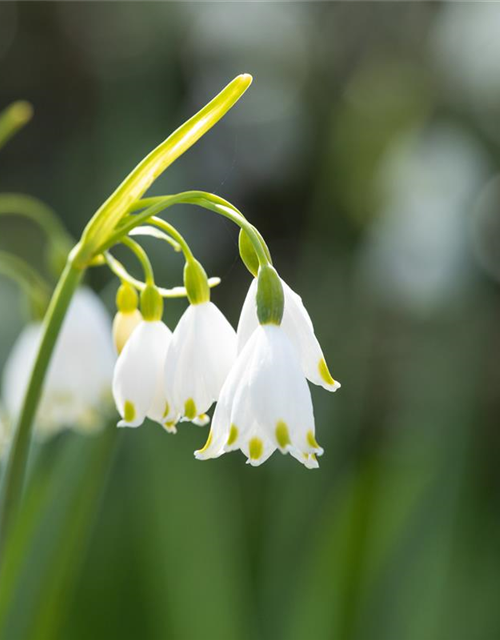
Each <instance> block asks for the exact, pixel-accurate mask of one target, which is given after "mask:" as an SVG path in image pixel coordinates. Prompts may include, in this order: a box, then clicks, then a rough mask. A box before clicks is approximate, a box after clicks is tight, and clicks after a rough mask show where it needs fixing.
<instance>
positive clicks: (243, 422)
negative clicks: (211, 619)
mask: <svg viewBox="0 0 500 640" xmlns="http://www.w3.org/2000/svg"><path fill="white" fill-rule="evenodd" d="M251 81H252V78H251V76H249V75H248V74H243V75H240V76H238V77H237V78H235V79H234V80H233V81H232V82H231V83H230V84H229V85H228V86H227V87H226V88H225V89H223V91H222V92H221V93H220V94H219V95H218V96H216V97H215V98H214V99H213V100H212V101H211V102H209V103H208V104H207V105H206V106H205V107H204V108H203V109H202V110H201V111H200V112H198V113H197V114H196V115H195V116H193V117H192V118H191V119H190V120H188V121H187V122H186V123H185V124H183V125H182V126H181V127H179V129H177V130H176V131H175V132H174V133H173V134H171V135H170V136H169V137H168V138H167V139H166V140H165V141H164V142H163V143H162V144H160V145H159V146H158V147H157V148H156V149H154V150H153V151H152V152H151V153H150V154H149V155H148V156H147V157H146V158H145V159H144V160H142V161H141V162H140V163H139V165H138V166H137V167H136V168H135V169H134V170H133V171H132V172H131V173H130V174H129V176H128V177H127V178H126V179H125V180H124V181H123V182H122V184H121V185H120V186H119V187H118V188H117V189H116V191H115V192H114V193H113V194H112V195H111V196H110V197H109V198H108V200H106V202H105V203H104V204H103V205H102V206H101V207H100V208H99V209H98V211H97V212H96V213H95V215H94V216H93V217H92V218H91V220H90V221H89V223H88V225H87V226H86V228H85V229H84V231H83V234H82V236H81V239H80V240H79V241H78V242H77V243H76V245H75V246H74V248H73V249H72V250H71V251H70V252H69V255H68V257H67V260H66V262H65V266H64V270H63V272H62V275H61V277H60V279H59V282H58V284H57V286H56V289H55V291H54V294H53V295H52V298H51V301H50V304H49V305H48V310H47V312H46V314H45V317H44V320H43V323H42V324H38V325H37V329H36V332H35V333H36V336H35V337H32V338H30V340H29V341H28V342H29V349H30V350H31V355H30V357H29V358H27V357H26V358H20V360H21V361H22V362H29V363H30V366H31V365H32V371H31V374H30V375H29V376H28V375H27V373H26V366H21V365H19V364H16V362H19V358H17V359H16V358H14V359H13V363H14V364H12V365H11V373H10V374H9V373H7V374H6V376H7V378H8V379H7V381H6V383H4V384H6V385H7V386H8V385H9V383H10V382H12V380H14V379H15V378H16V376H17V379H18V380H20V382H19V383H18V386H19V387H20V388H24V387H25V389H26V392H25V394H24V396H23V400H21V399H20V397H19V394H18V395H17V397H16V399H15V401H14V400H13V401H12V407H11V408H10V410H11V411H12V412H14V413H16V414H17V424H16V426H15V429H14V430H13V438H12V444H11V446H10V451H9V454H8V459H7V467H6V473H5V476H4V482H3V487H2V501H1V503H0V532H2V533H3V535H4V534H5V529H6V527H7V526H8V524H9V521H10V518H11V514H12V512H13V511H14V509H15V508H16V507H17V504H18V502H19V497H20V492H21V488H22V484H23V477H24V471H25V466H26V458H27V453H28V449H29V443H30V439H31V433H32V429H33V421H34V419H35V417H37V416H40V417H37V420H42V421H43V420H44V419H45V420H46V422H47V427H46V428H47V430H48V431H50V429H51V428H52V429H54V430H57V424H58V423H59V422H61V415H60V414H61V412H62V413H63V414H64V411H66V409H65V408H64V403H63V405H61V406H60V407H57V402H56V398H55V397H53V398H51V397H50V394H49V395H48V397H46V396H45V395H44V396H43V399H42V405H41V408H42V407H45V408H44V410H43V411H42V412H41V413H40V414H37V408H38V405H39V401H40V398H41V397H42V386H43V384H44V381H45V384H46V388H47V389H49V390H50V389H58V390H60V389H64V390H65V399H66V402H68V403H69V404H71V405H72V407H71V411H73V414H72V415H71V420H72V421H75V422H77V423H79V422H82V421H83V414H86V412H87V410H88V408H89V407H90V408H92V409H93V410H97V406H98V405H96V404H95V399H96V398H97V397H99V393H100V392H101V391H102V388H101V387H102V385H101V382H102V379H100V378H99V376H98V375H97V374H96V375H94V376H93V389H94V392H93V393H90V386H91V385H90V383H86V382H85V381H84V380H79V381H78V384H74V385H71V384H68V385H67V388H66V387H64V384H62V381H58V380H57V377H58V375H59V373H58V372H57V370H52V369H51V367H50V366H49V365H50V362H51V357H52V355H53V352H55V353H54V359H53V361H52V362H53V363H54V362H56V360H57V358H58V350H59V352H60V354H59V360H61V359H62V361H63V365H62V366H61V369H62V374H61V375H62V376H64V358H65V357H66V355H65V354H63V355H61V349H62V346H61V345H62V344H63V343H64V335H65V332H66V333H67V332H68V331H70V325H69V324H67V323H68V322H69V321H68V319H69V318H70V316H71V315H74V314H75V313H76V314H77V316H78V315H79V313H82V312H79V311H78V308H77V307H75V305H72V306H71V301H72V299H73V296H74V295H75V294H76V297H75V300H77V299H78V297H81V296H82V295H84V293H83V292H84V291H85V289H82V288H81V282H82V278H83V276H84V273H85V271H86V270H87V269H89V268H94V267H101V266H107V267H109V268H110V270H111V271H112V272H113V274H115V275H116V276H117V278H118V279H119V288H118V291H117V296H116V303H117V314H116V316H115V319H114V322H113V328H112V335H113V340H114V345H115V349H116V362H115V364H114V371H113V374H112V394H113V398H114V402H115V404H116V408H117V410H118V412H119V414H120V420H119V421H118V426H119V427H139V426H140V425H142V423H143V422H144V420H145V419H146V418H149V419H150V420H153V421H155V422H157V423H158V424H159V425H161V427H162V428H164V429H165V431H166V432H168V433H175V432H176V429H177V428H178V427H179V425H180V424H181V423H183V422H193V423H195V424H198V425H200V426H204V425H207V424H208V423H209V422H210V418H209V416H208V412H209V411H210V409H211V408H212V406H213V405H214V404H215V411H214V413H213V419H212V422H211V426H210V428H209V434H208V437H207V439H206V442H205V444H204V446H202V447H200V449H198V450H197V451H196V452H195V456H196V458H198V459H200V460H206V459H209V458H217V457H219V456H221V455H222V454H224V453H227V452H230V451H234V450H236V449H240V450H241V451H242V452H243V453H244V455H245V456H246V458H247V462H248V463H249V464H251V465H253V466H257V465H260V464H262V463H263V462H265V461H266V460H267V459H268V458H269V457H270V456H271V454H272V453H273V452H274V451H276V449H279V451H280V452H282V453H289V454H290V455H291V456H293V457H294V458H296V459H297V460H298V461H299V462H301V463H302V464H303V465H305V466H306V467H307V468H315V467H317V466H318V460H317V457H318V456H320V455H321V454H322V453H323V449H322V448H321V446H320V445H319V444H318V442H317V439H316V431H315V422H314V413H313V406H312V401H311V393H310V390H309V386H308V381H309V382H312V383H313V384H317V385H320V386H322V387H324V388H325V389H327V390H329V391H335V390H336V389H338V387H339V386H340V385H339V383H338V382H336V381H335V380H334V379H333V378H332V376H331V375H330V372H329V370H328V367H327V365H326V362H325V357H324V355H323V352H322V350H321V347H320V345H319V342H318V340H317V338H316V336H315V333H314V328H313V324H312V321H311V318H310V317H309V314H308V313H307V311H306V309H305V307H304V305H303V303H302V300H301V298H300V297H299V296H298V295H297V294H296V293H295V292H294V291H293V290H292V289H291V288H290V287H289V286H288V285H287V284H286V283H285V282H283V280H282V279H281V278H280V276H279V275H278V272H277V270H276V269H275V267H274V266H273V263H272V259H271V255H270V252H269V248H268V247H267V245H266V243H265V241H264V239H263V237H262V235H261V234H260V233H259V231H258V230H257V229H256V228H255V227H254V226H253V225H252V224H251V222H249V221H248V220H247V219H246V217H245V216H244V215H243V214H242V213H241V212H240V211H239V210H238V209H237V208H236V207H234V206H233V205H232V204H230V203H229V202H227V201H226V200H224V199H223V198H221V197H219V196H216V195H214V194H211V193H206V192H202V191H187V192H183V193H178V194H175V195H165V196H157V197H150V198H147V197H144V194H145V192H146V191H147V189H148V188H149V187H150V186H151V184H152V183H153V182H154V180H155V179H156V178H157V177H158V176H159V175H160V174H161V173H162V172H163V171H164V170H165V169H166V168H167V167H168V166H169V165H170V164H172V162H174V160H176V159H177V158H178V157H179V156H180V155H182V153H184V152H185V151H186V150H187V149H188V148H189V147H190V146H192V145H193V144H194V143H195V142H196V141H197V140H198V139H199V138H200V137H201V136H202V135H204V133H206V132H207V131H208V130H209V129H210V128H211V127H212V126H213V125H214V124H215V123H216V122H217V121H218V120H220V118H221V117H222V116H223V115H224V114H225V113H226V112H227V111H228V110H229V109H230V108H231V107H232V106H233V105H234V104H235V103H236V102H237V101H238V100H239V98H240V97H241V96H242V95H243V93H244V92H245V91H246V89H247V88H248V87H249V86H250V84H251ZM0 131H1V123H0ZM181 203H182V204H191V205H196V206H198V207H201V208H203V209H207V210H210V211H212V212H215V213H217V214H219V215H222V216H224V217H226V218H228V219H229V220H231V221H232V222H234V223H235V224H236V225H237V226H238V227H239V228H240V236H239V251H240V256H241V258H242V260H243V262H244V264H245V265H246V267H247V268H248V270H249V272H250V273H251V276H252V278H253V279H252V283H251V285H250V287H249V290H248V293H247V296H246V299H245V302H244V305H243V309H242V312H241V316H240V320H239V323H238V327H237V331H235V330H234V329H233V327H232V326H231V325H230V323H229V322H228V321H227V319H226V318H225V316H224V315H223V313H222V312H221V310H220V309H218V307H217V306H216V305H215V304H214V303H213V302H212V301H211V299H210V298H211V296H210V293H211V288H212V287H214V286H216V285H218V284H219V282H220V280H219V279H218V278H209V277H208V276H207V274H206V272H205V270H204V268H203V266H202V265H201V263H200V262H199V261H198V260H197V259H196V257H195V256H194V255H193V252H192V250H191V248H190V247H189V245H188V243H187V242H186V240H185V238H184V237H183V236H182V235H181V234H180V233H179V231H178V230H177V229H176V228H175V227H173V226H172V225H171V224H170V223H169V222H167V221H166V220H165V219H164V218H162V217H159V216H160V214H161V213H162V212H164V211H167V210H168V209H169V208H170V207H172V206H174V205H176V204H181ZM143 236H152V237H154V238H157V239H158V240H159V241H161V242H165V243H166V244H168V247H169V248H171V249H174V250H175V251H178V252H180V253H181V254H182V256H183V259H184V282H183V286H178V287H174V288H172V289H166V288H163V287H160V286H158V284H157V283H156V281H155V276H154V271H153V267H152V264H151V262H150V260H149V257H148V255H147V253H146V251H145V250H144V248H143V247H142V245H141V244H140V239H141V237H143ZM120 244H121V245H124V246H125V247H126V248H128V249H129V250H130V251H131V252H132V253H133V254H134V255H135V257H136V258H137V260H138V261H139V263H140V265H141V268H142V270H143V272H144V278H143V279H141V280H140V279H137V278H134V277H133V276H132V275H131V274H130V273H129V272H128V271H127V269H126V268H125V267H124V265H123V264H122V263H121V262H119V261H118V260H117V258H116V257H115V255H113V251H112V250H113V247H115V246H116V245H120ZM173 297H187V300H188V303H189V304H188V306H187V308H186V310H185V312H184V314H183V315H182V317H181V319H180V321H179V323H178V324H177V326H176V327H175V328H173V330H172V328H169V327H167V326H166V324H165V323H164V321H163V307H164V303H165V301H167V302H168V299H169V298H173ZM68 308H71V310H70V315H69V316H68V317H67V318H66V323H65V316H66V312H67V310H68ZM59 334H61V335H59ZM109 335H111V329H110V330H109ZM89 339H90V338H89ZM26 340H27V339H26ZM23 348H24V347H19V350H22V349H23ZM106 350H107V347H105V346H102V345H101V347H100V351H101V352H103V351H104V352H106ZM34 351H36V353H33V352H34ZM82 351H85V345H84V346H83V347H82ZM80 355H81V357H85V354H84V353H82V354H80ZM80 355H79V354H75V357H80ZM106 362H109V358H107V357H106ZM94 364H95V363H93V364H92V366H94ZM16 367H17V372H16ZM89 367H90V365H89ZM106 367H109V365H108V364H106V365H105V367H104V370H107V369H106ZM19 371H21V373H19ZM51 376H52V378H53V382H52V383H51ZM86 384H87V386H89V389H84V388H83V387H85V386H86ZM78 388H79V389H80V397H78ZM85 393H87V396H85ZM15 395H16V394H15V393H12V392H9V393H7V397H11V398H13V396H15ZM56 395H57V394H54V396H56ZM73 400H76V401H75V402H74V403H73ZM44 403H45V404H44ZM67 411H70V408H69V406H68V407H67ZM87 417H88V416H87ZM83 423H84V421H83ZM207 429H208V427H207Z"/></svg>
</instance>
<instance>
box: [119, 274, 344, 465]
mask: <svg viewBox="0 0 500 640" xmlns="http://www.w3.org/2000/svg"><path fill="white" fill-rule="evenodd" d="M267 268H268V269H272V268H270V267H267ZM272 271H273V272H274V273H276V272H275V271H274V269H272ZM257 283H258V279H257V278H256V279H255V280H254V281H253V282H252V285H251V286H250V289H249V291H248V295H247V297H246V300H245V303H244V305H243V309H242V312H241V317H240V320H239V324H238V329H237V332H235V331H234V329H233V328H232V327H231V325H230V324H229V322H228V321H227V320H226V318H225V317H224V315H223V314H222V313H221V311H220V310H219V309H218V308H217V307H216V306H215V305H214V304H213V303H212V302H210V301H209V300H204V301H201V302H199V303H191V304H190V306H189V307H188V308H187V309H186V311H185V312H184V314H183V316H182V317H181V319H180V321H179V323H178V325H177V327H176V328H175V330H174V331H173V333H172V332H171V331H170V330H169V329H168V327H167V326H166V325H165V324H164V323H163V322H162V320H161V313H160V314H153V315H152V316H151V317H150V318H148V319H146V318H143V319H142V320H140V321H139V323H138V324H137V326H135V327H134V328H133V330H132V331H131V332H130V334H129V337H128V339H126V338H125V340H126V343H125V346H124V348H123V350H122V351H121V353H120V356H119V358H118V360H117V363H116V367H115V372H114V378H113V395H114V398H115V402H116V405H117V408H118V411H119V412H120V415H121V416H122V420H121V421H120V422H119V423H118V425H119V426H122V427H124V426H127V427H138V426H140V425H141V424H142V423H143V421H144V419H145V418H146V417H148V418H150V419H151V420H154V421H156V422H158V423H160V424H161V425H162V426H163V427H164V428H165V429H166V430H167V431H169V432H172V433H175V431H176V424H177V423H178V422H179V421H184V420H190V421H192V422H197V423H198V424H205V423H207V422H208V418H207V416H206V413H207V411H208V410H209V409H210V407H211V406H212V404H213V403H214V402H217V406H216V409H215V413H214V416H213V421H212V426H211V430H210V434H209V437H208V440H207V442H206V444H205V446H204V447H203V448H202V449H200V450H198V451H196V452H195V456H196V457H197V458H198V459H200V460H205V459H208V458H217V457H219V456H221V455H222V454H223V453H226V452H228V451H233V450H235V449H240V450H241V451H242V452H243V453H244V454H245V455H246V457H247V462H248V463H249V464H251V465H254V466H257V465H260V464H262V463H263V462H264V461H265V460H267V459H268V458H269V456H270V455H271V454H272V453H273V452H274V451H275V450H276V449H279V450H280V451H281V452H282V453H290V454H291V455H292V456H294V457H295V458H296V459H297V460H299V461H300V462H302V463H303V464H304V465H305V466H306V467H308V468H315V467H317V466H318V462H317V459H316V456H317V455H321V454H322V453H323V449H322V448H321V447H320V446H319V444H318V443H317V441H316V437H315V423H314V414H313V406H312V401H311V394H310V390H309V387H308V384H307V380H309V381H310V382H312V383H314V384H318V385H321V386H323V387H324V388H325V389H327V390H329V391H336V390H337V389H338V388H339V387H340V384H339V383H338V382H336V381H335V380H333V378H332V377H331V375H330V372H329V370H328V367H327V365H326V362H325V358H324V356H323V352H322V350H321V347H320V345H319V343H318V340H317V339H316V336H315V334H314V328H313V324H312V322H311V318H310V317H309V314H308V313H307V311H306V309H305V307H304V305H303V303H302V300H301V298H300V297H299V296H298V295H297V294H296V293H295V292H294V291H292V289H290V287H288V285H286V283H285V282H283V281H282V280H281V284H282V287H283V292H284V311H283V318H282V321H281V323H275V322H272V321H271V322H262V321H259V318H258V314H257V294H258V284H257ZM119 309H120V304H119ZM124 309H125V311H124ZM127 309H128V314H132V313H134V314H135V313H136V309H134V307H133V304H130V305H128V304H126V303H123V301H122V305H121V310H120V311H119V313H120V314H122V315H121V319H120V323H122V322H123V323H124V326H125V323H127V325H126V326H127V329H126V332H128V328H129V327H130V326H131V323H129V320H128V318H126V316H127ZM117 331H118V330H117ZM118 332H119V333H120V335H121V332H120V331H118ZM306 379H307V380H306Z"/></svg>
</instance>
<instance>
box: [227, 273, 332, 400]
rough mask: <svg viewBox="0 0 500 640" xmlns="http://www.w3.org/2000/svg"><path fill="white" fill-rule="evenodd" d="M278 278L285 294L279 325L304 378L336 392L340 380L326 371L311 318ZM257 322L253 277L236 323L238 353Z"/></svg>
mask: <svg viewBox="0 0 500 640" xmlns="http://www.w3.org/2000/svg"><path fill="white" fill-rule="evenodd" d="M280 280H281V284H282V286H283V292H284V295H285V309H284V313H283V321H282V325H281V326H282V327H283V331H284V332H285V333H286V334H287V336H288V337H289V339H290V340H291V342H292V344H293V346H294V347H295V349H296V351H297V354H298V356H299V359H300V364H301V366H302V371H303V373H304V375H305V377H306V378H307V379H308V380H309V381H310V382H312V383H313V384H317V385H319V386H321V387H323V388H324V389H326V390H327V391H337V389H339V388H340V383H339V382H337V381H336V380H334V379H333V378H332V376H331V374H330V371H329V369H328V366H327V364H326V360H325V356H324V355H323V350H322V349H321V346H320V344H319V342H318V339H317V338H316V334H315V333H314V327H313V323H312V320H311V317H310V316H309V313H308V312H307V309H306V308H305V306H304V303H303V302H302V298H301V297H300V296H299V295H298V294H297V293H295V291H293V289H291V288H290V287H289V286H288V285H287V284H286V282H285V281H284V280H282V279H281V278H280ZM258 325H259V321H258V318H257V279H256V278H254V280H253V281H252V284H251V285H250V288H249V289H248V293H247V296H246V298H245V302H244V303H243V308H242V310H241V315H240V320H239V322H238V329H237V335H238V353H241V351H242V350H243V348H244V347H245V345H246V344H247V342H248V341H249V339H250V337H251V336H252V334H253V332H254V331H255V329H256V328H257V327H258Z"/></svg>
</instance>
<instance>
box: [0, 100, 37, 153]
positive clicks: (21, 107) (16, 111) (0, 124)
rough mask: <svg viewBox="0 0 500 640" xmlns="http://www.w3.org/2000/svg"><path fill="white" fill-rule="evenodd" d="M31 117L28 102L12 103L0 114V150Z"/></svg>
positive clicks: (30, 108) (31, 111)
mask: <svg viewBox="0 0 500 640" xmlns="http://www.w3.org/2000/svg"><path fill="white" fill-rule="evenodd" d="M32 117H33V107H32V106H31V105H30V103H29V102H25V101H23V100H19V101H18V102H13V103H12V104H11V105H9V106H8V107H7V108H6V109H4V110H3V111H2V112H1V113H0V149H1V148H2V147H3V146H4V145H5V144H7V142H8V141H9V140H10V139H11V138H12V136H14V135H15V134H16V133H17V132H18V131H19V129H22V128H23V127H24V126H25V125H26V124H28V122H29V121H30V120H31V118H32Z"/></svg>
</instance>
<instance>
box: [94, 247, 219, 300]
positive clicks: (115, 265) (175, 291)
mask: <svg viewBox="0 0 500 640" xmlns="http://www.w3.org/2000/svg"><path fill="white" fill-rule="evenodd" d="M103 256H104V260H105V262H106V264H107V265H108V267H109V268H110V269H111V271H112V272H113V273H114V274H115V276H117V277H118V278H120V280H122V281H123V282H128V284H130V285H132V286H133V287H135V288H136V289H138V290H139V291H143V290H144V289H145V287H146V283H145V282H141V280H137V278H134V277H133V276H131V275H130V273H128V271H127V270H126V269H125V267H124V266H123V265H122V263H121V262H120V261H119V260H117V259H116V258H115V257H114V256H112V255H111V254H110V253H109V251H105V252H104V254H103ZM219 284H220V278H209V279H208V286H209V287H210V288H211V289H212V288H213V287H216V286H217V285H219ZM157 289H158V293H159V294H160V295H161V297H162V298H186V297H187V291H186V288H185V287H173V288H172V289H164V288H163V287H157Z"/></svg>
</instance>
